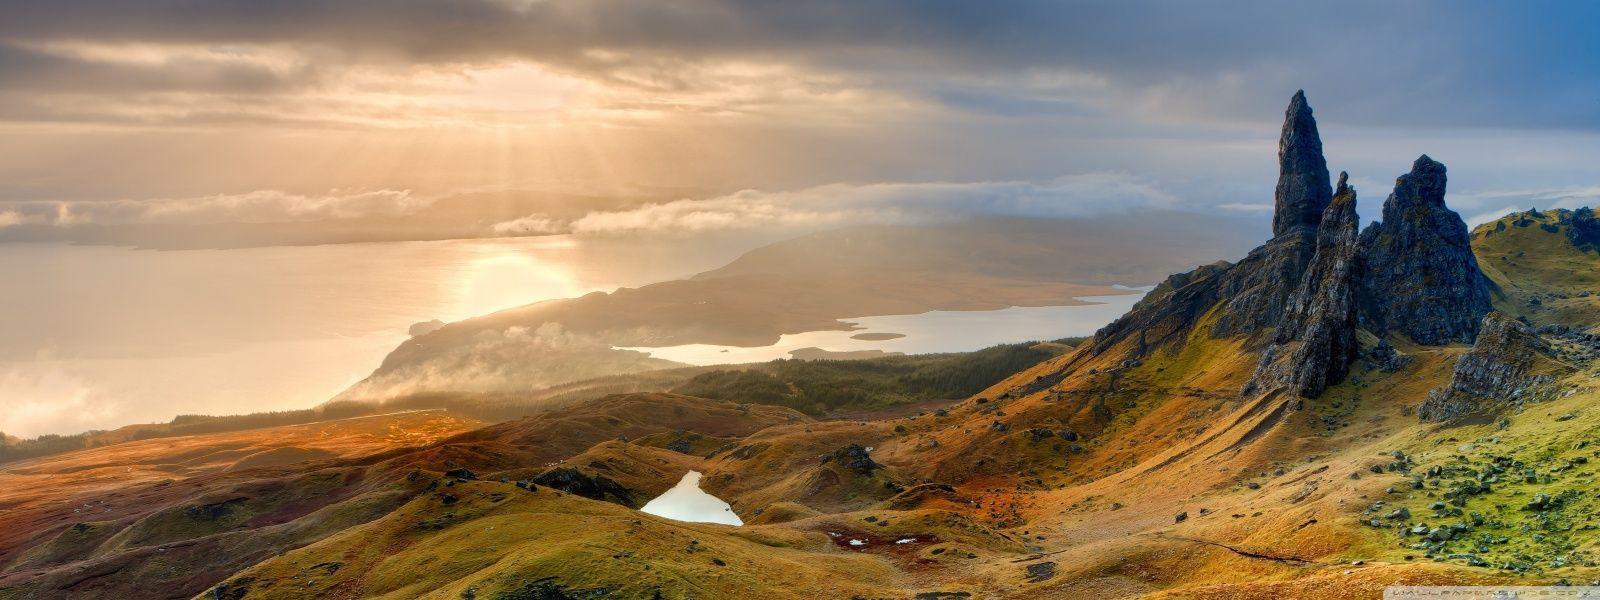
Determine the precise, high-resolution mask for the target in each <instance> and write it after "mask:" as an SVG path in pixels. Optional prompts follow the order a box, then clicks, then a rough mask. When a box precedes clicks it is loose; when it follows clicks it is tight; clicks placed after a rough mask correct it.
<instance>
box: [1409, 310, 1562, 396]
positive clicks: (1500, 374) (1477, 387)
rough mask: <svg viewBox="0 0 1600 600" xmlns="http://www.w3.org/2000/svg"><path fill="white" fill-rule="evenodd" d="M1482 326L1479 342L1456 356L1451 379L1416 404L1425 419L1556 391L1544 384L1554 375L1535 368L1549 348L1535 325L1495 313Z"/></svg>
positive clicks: (1487, 317) (1490, 314) (1485, 318)
mask: <svg viewBox="0 0 1600 600" xmlns="http://www.w3.org/2000/svg"><path fill="white" fill-rule="evenodd" d="M1479 329H1480V330H1481V333H1479V335H1478V341H1477V343H1476V344H1474V345H1473V347H1472V349H1471V350H1468V351H1467V352H1466V353H1465V354H1462V355H1461V358H1459V359H1457V360H1456V365H1455V369H1454V371H1453V372H1452V373H1451V377H1450V383H1449V384H1447V385H1446V386H1445V387H1442V388H1438V389H1435V390H1433V391H1431V392H1429V393H1428V398H1427V399H1426V400H1423V401H1422V404H1421V405H1420V406H1418V407H1417V417H1418V418H1420V419H1421V420H1423V421H1449V420H1453V419H1456V418H1459V417H1463V416H1467V415H1471V414H1481V413H1490V412H1494V411H1496V410H1499V409H1502V408H1506V407H1511V406H1517V405H1520V404H1522V403H1524V402H1526V401H1528V400H1531V399H1537V398H1538V397H1539V396H1540V395H1541V394H1543V395H1553V390H1541V389H1540V388H1541V386H1543V384H1545V383H1547V382H1548V381H1549V379H1550V377H1549V376H1548V375H1533V374H1532V373H1531V371H1532V370H1533V366H1534V361H1535V359H1536V358H1537V357H1539V356H1540V355H1544V354H1548V353H1549V351H1550V348H1549V346H1548V345H1547V344H1546V343H1545V342H1544V340H1542V339H1540V338H1539V335H1538V334H1537V333H1534V331H1533V330H1532V328H1530V327H1528V326H1527V325H1525V324H1523V323H1522V322H1520V321H1517V320H1516V319H1513V318H1511V317H1509V316H1507V315H1505V314H1504V313H1500V312H1491V313H1489V314H1488V315H1487V316H1485V317H1484V318H1483V323H1482V325H1480V326H1479Z"/></svg>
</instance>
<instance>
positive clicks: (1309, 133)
mask: <svg viewBox="0 0 1600 600" xmlns="http://www.w3.org/2000/svg"><path fill="white" fill-rule="evenodd" d="M1332 199H1333V195H1332V193H1331V192H1330V191H1329V187H1328V161H1327V160H1326V159H1324V158H1323V157H1322V138H1321V136H1319V135H1318V134H1317V120H1316V118H1314V117H1312V116H1311V105H1309V104H1306V93H1305V91H1304V90H1301V91H1298V92H1295V93H1294V98H1291V99H1290V100H1289V109H1288V110H1286V111H1284V113H1283V133H1282V134H1281V135H1280V136H1279V138H1278V189H1277V191H1276V192H1275V193H1274V194H1273V213H1272V235H1273V236H1274V237H1276V236H1281V235H1283V234H1284V233H1287V232H1289V231H1292V230H1294V229H1295V228H1297V227H1308V228H1312V229H1315V228H1316V227H1317V224H1318V223H1320V222H1321V219H1322V212H1323V210H1325V209H1327V208H1328V202H1329V201H1331V200H1332Z"/></svg>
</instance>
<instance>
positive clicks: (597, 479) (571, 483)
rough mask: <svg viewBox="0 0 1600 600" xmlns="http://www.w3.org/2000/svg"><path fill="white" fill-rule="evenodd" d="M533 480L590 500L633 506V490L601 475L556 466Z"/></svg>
mask: <svg viewBox="0 0 1600 600" xmlns="http://www.w3.org/2000/svg"><path fill="white" fill-rule="evenodd" d="M533 482H534V483H537V484H539V485H542V486H545V487H547V488H554V489H558V490H561V491H563V492H567V493H569V494H576V495H579V496H583V497H585V498H588V499H590V500H602V501H607V502H615V503H617V504H621V505H623V506H630V507H631V506H634V501H633V491H632V490H629V489H628V488H625V487H622V484H620V483H617V482H616V481H615V480H613V479H611V478H609V477H605V476H603V475H589V474H587V473H584V472H583V471H579V470H577V469H573V468H571V467H557V468H554V469H550V470H549V471H545V472H544V473H542V474H540V475H539V476H538V477H535V478H533Z"/></svg>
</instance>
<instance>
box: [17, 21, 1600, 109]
mask: <svg viewBox="0 0 1600 600" xmlns="http://www.w3.org/2000/svg"><path fill="white" fill-rule="evenodd" d="M0 8H3V10H4V14H6V17H7V18H6V19H4V20H3V21H0V42H3V43H5V44H6V47H7V48H8V49H6V50H4V51H0V73H10V75H9V76H0V92H4V91H25V92H28V93H29V94H35V95H37V94H46V93H69V92H74V91H87V90H93V91H96V92H98V93H113V92H114V91H119V90H120V91H127V92H150V91H182V92H187V93H204V94H215V95H217V96H218V97H216V98H213V99H212V101H213V102H218V103H229V102H233V101H235V100H237V98H231V97H228V96H231V95H234V94H247V95H267V96H270V95H273V94H283V93H301V92H304V91H305V90H307V89H321V88H325V87H327V86H338V85H339V81H340V80H343V79H347V78H348V77H349V74H350V73H355V72H370V69H373V68H401V69H422V70H429V69H456V70H461V69H465V68H471V67H484V66H487V65H495V64H505V63H508V62H519V61H520V62H525V63H531V64H536V65H539V66H541V67H542V68H546V69H548V70H550V71H553V72H558V73H562V74H566V75H571V76H574V77H578V78H582V79H586V80H590V81H594V82H599V83H601V84H603V85H604V86H605V87H607V88H610V89H614V90H626V91H631V92H635V94H633V99H634V100H642V101H645V102H652V101H654V100H657V99H665V100H667V101H668V102H673V101H674V99H675V98H678V97H691V98H692V97H694V96H697V95H699V94H701V93H704V92H707V91H712V90H717V89H725V88H726V87H727V86H728V85H729V83H730V82H734V83H737V81H738V80H739V77H740V76H741V74H740V73H738V72H737V71H738V69H737V68H735V69H731V70H730V69H729V68H728V67H730V66H737V65H741V64H743V65H749V64H757V65H763V68H765V69H768V70H771V71H772V72H775V73H791V74H799V73H808V74H827V75H828V78H829V79H832V80H834V81H845V82H849V83H848V84H847V85H844V86H840V87H841V88H855V89H858V90H876V91H878V92H887V93H889V95H890V96H918V97H922V98H926V99H930V100H933V101H936V102H942V103H946V104H948V105H949V106H950V107H951V108H953V109H956V110H974V111H976V112H979V113H983V114H988V115H1004V116H1013V117H1014V116H1038V115H1040V114H1046V115H1053V114H1058V113H1063V112H1065V113H1066V114H1080V113H1083V112H1087V113H1088V114H1093V113H1096V112H1139V113H1143V114H1145V115H1146V116H1148V117H1150V118H1153V119H1158V120H1159V119H1171V118H1181V117H1210V118H1217V117H1223V118H1231V119H1249V120H1257V119H1259V115H1262V114H1266V113H1264V112H1263V111H1266V110H1270V109H1277V108H1281V104H1280V102H1281V99H1282V97H1283V96H1284V95H1285V94H1286V93H1287V92H1288V91H1290V90H1293V89H1294V88H1296V87H1301V86H1306V85H1310V84H1321V86H1322V87H1321V88H1320V89H1314V90H1312V92H1313V95H1314V96H1315V97H1319V98H1322V99H1323V101H1325V102H1334V103H1338V104H1340V105H1345V106H1348V107H1350V108H1349V110H1347V111H1345V116H1344V118H1345V119H1349V120H1350V121H1351V122H1361V123H1365V124H1374V125H1393V124H1405V125H1411V126H1415V125H1419V124H1434V125H1440V124H1448V125H1456V126H1461V125H1467V126H1511V127H1563V128H1571V127H1583V128H1588V129H1596V128H1600V113H1597V112H1596V111H1595V110H1594V102H1595V98H1596V94H1597V92H1600V55H1597V54H1596V53H1595V52H1593V49H1592V47H1590V46H1588V45H1586V44H1587V40H1588V39H1589V38H1590V35H1589V34H1590V33H1592V32H1590V31H1589V27H1588V24H1589V23H1593V22H1595V20H1596V19H1600V7H1597V6H1595V5H1592V4H1586V3H1563V4H1545V5H1537V6H1533V7H1526V6H1516V7H1512V6H1505V5H1496V4H1487V3H1467V4H1462V3H1457V2H1445V1H1432V2H1428V1H1424V2H1414V3H1404V4H1395V3H1392V2H1381V1H1376V0H1367V1H1355V2H1346V3H1339V4H1337V5H1334V4H1328V5H1319V4H1297V5H1296V6H1294V7H1292V8H1287V9H1286V8H1285V7H1283V6H1282V5H1281V4H1280V3H1277V2H1270V1H1265V0H1261V1H1249V0H1246V1H1243V2H1237V3H1232V4H1230V6H1229V10H1226V11H1219V10H1216V9H1215V8H1214V7H1210V6H1204V5H1200V4H1185V3H1171V2H1160V1H1159V0H1148V1H1130V2H1118V3H1064V2H1058V1H1051V0H1003V1H998V2H986V3H981V4H976V5H975V4H973V3H970V2H962V1H958V0H935V1H923V0H901V1H886V2H859V1H855V0H817V1H813V2H752V1H749V0H694V1H679V2H663V1H660V0H592V1H587V2H559V1H551V2H508V1H506V0H456V1H447V0H414V1H408V2H403V3H395V2H392V1H387V0H349V1H345V2H340V3H338V4H336V5H332V6H330V5H326V4H323V3H317V2H259V1H251V0H220V1H215V2H206V3H203V4H198V5H197V4H195V3H192V2H181V1H177V0H149V1H146V2H138V3H127V2H119V1H116V0H54V1H52V2H26V1H20V0H10V1H6V2H3V3H0ZM1328 23H1339V24H1340V26H1339V27H1338V29H1337V33H1336V34H1335V35H1333V36H1331V37H1330V35H1329V32H1328V31H1327V29H1326V27H1327V24H1328ZM83 40H95V41H96V42H95V44H94V45H92V46H87V45H86V44H85V42H83ZM1395 57H1403V58H1404V60H1396V59H1395ZM1350 65H1360V66H1361V67H1360V68H1359V69H1352V68H1350ZM1469 65H1470V66H1469ZM364 70H365V71H364ZM1048 72H1056V73H1069V74H1070V77H1068V78H1066V81H1067V82H1068V83H1070V84H1071V85H1068V86H1064V87H1061V86H1058V89H1053V90H1052V89H1050V85H1048V84H1052V83H1055V84H1059V83H1061V82H1062V81H1063V80H1062V79H1061V78H1060V77H1056V78H1051V77H1041V76H1040V73H1048ZM1085 90H1091V91H1094V92H1095V93H1093V94H1090V95H1084V93H1083V92H1084V91H1085ZM640 92H645V94H640ZM14 99H15V98H14ZM16 100H19V101H20V99H16ZM157 100H158V101H160V100H162V99H157ZM127 101H128V102H131V103H137V102H140V101H141V100H140V99H139V98H136V97H131V96H130V97H128V98H127ZM691 107H692V104H691ZM235 108H237V105H236V106H235ZM702 108H703V107H702ZM199 112H201V113H211V114H216V112H217V111H207V110H200V111H199Z"/></svg>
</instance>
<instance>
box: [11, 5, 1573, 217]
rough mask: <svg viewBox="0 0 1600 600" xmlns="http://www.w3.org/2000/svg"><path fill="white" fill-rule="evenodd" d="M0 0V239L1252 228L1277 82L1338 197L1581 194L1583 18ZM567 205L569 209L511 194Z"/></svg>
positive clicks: (1211, 10) (1524, 8)
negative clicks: (211, 231)
mask: <svg viewBox="0 0 1600 600" xmlns="http://www.w3.org/2000/svg"><path fill="white" fill-rule="evenodd" d="M0 14H4V15H5V18H4V19H0V240H7V239H13V240H15V239H42V238H49V237H51V236H53V235H57V234H59V233H60V232H63V231H69V230H70V231H79V232H82V231H90V230H94V228H95V227H102V228H103V227H129V226H144V227H169V228H168V229H160V230H159V231H160V233H159V235H161V236H167V237H172V236H182V235H189V234H191V233H193V230H182V229H181V227H182V226H189V227H191V228H192V227H208V226H211V225H214V224H219V223H230V224H240V223H242V224H262V223H268V224H304V223H312V222H315V223H323V222H332V221H337V222H349V221H360V220H382V219H404V218H406V216H407V215H415V214H418V213H419V212H420V211H426V210H428V209H429V207H431V206H435V205H438V204H439V203H440V202H441V201H443V200H447V199H452V198H461V197H467V195H470V194H480V195H481V194H485V193H490V194H493V193H501V194H509V193H515V194H520V196H518V198H523V199H524V200H521V201H517V202H510V201H508V202H509V204H507V208H506V209H505V210H503V211H500V212H498V213H496V214H495V215H494V218H493V219H491V221H492V222H489V223H485V224H482V225H481V227H482V228H483V229H485V230H486V231H489V232H492V233H494V234H525V233H548V232H562V231H580V232H590V233H597V232H614V231H623V232H632V231H655V232H660V231H677V232H698V231H705V230H708V229H729V228H740V227H750V226H764V225H768V224H773V223H781V224H797V223H798V224H818V225H827V224H833V223H840V222H845V223H849V222H861V221H894V220H904V219H910V218H916V217H919V216H920V217H927V216H929V215H934V216H943V215H947V214H954V215H962V214H969V213H980V214H1006V215H1017V216H1031V215H1043V216H1058V215H1067V216H1071V215H1080V214H1088V213H1098V212H1121V211H1130V210H1139V209H1143V208H1150V207H1156V208H1164V209H1165V208H1177V209H1180V210H1195V211H1208V212H1222V213H1237V214H1239V215H1241V216H1244V217H1247V218H1254V219H1261V220H1263V222H1264V219H1265V217H1266V215H1267V214H1269V210H1268V209H1269V206H1268V205H1269V204H1270V201H1271V190H1272V186H1273V184H1274V182H1275V181H1274V169H1275V156H1274V152H1275V142H1276V135H1277V128H1278V124H1279V122H1280V121H1281V119H1282V111H1283V108H1284V106H1285V104H1286V103H1287V101H1288V98H1289V96H1290V95H1292V94H1293V93H1294V91H1295V90H1297V89H1302V88H1303V89H1305V90H1306V92H1307V94H1308V96H1309V98H1310V101H1311V104H1312V106H1313V107H1314V109H1315V110H1316V116H1317V117H1318V119H1319V121H1320V123H1321V127H1322V135H1323V140H1324V144H1325V147H1326V149H1327V153H1328V157H1329V162H1330V167H1331V168H1332V169H1334V170H1341V169H1342V170H1348V171H1350V173H1351V180H1352V182H1353V183H1354V184H1355V185H1356V186H1357V188H1358V189H1360V190H1361V192H1362V197H1363V198H1364V199H1365V202H1364V203H1363V209H1362V212H1363V213H1364V214H1367V215H1374V216H1375V215H1376V214H1377V211H1376V207H1375V203H1376V202H1380V201H1381V199H1382V198H1383V197H1384V196H1385V195H1387V192H1388V191H1389V188H1390V187H1391V186H1392V181H1393V178H1394V177H1395V176H1397V175H1399V174H1401V173H1402V172H1403V171H1404V169H1406V168H1407V167H1408V165H1410V163H1411V161H1412V159H1414V158H1415V157H1416V156H1417V155H1419V154H1422V153H1428V154H1430V155H1431V156H1433V157H1434V158H1436V159H1439V160H1440V161H1442V162H1444V163H1445V164H1446V165H1448V166H1449V167H1450V176H1451V196H1450V203H1451V204H1452V206H1454V207H1456V208H1457V209H1458V211H1460V212H1461V213H1462V214H1463V216H1466V217H1468V219H1469V220H1473V221H1480V220H1483V219H1486V218H1488V217H1489V216H1492V215H1493V214H1496V213H1498V212H1503V211H1507V210H1510V209H1512V208H1516V207H1527V206H1539V207H1543V208H1548V207H1552V206H1578V205H1584V204H1593V203H1594V200H1595V199H1596V197H1597V195H1600V173H1597V172H1596V170H1595V169H1594V166H1595V161H1594V157H1596V156H1600V36H1596V35H1594V31H1593V23H1596V22H1600V4H1596V3H1592V2H1540V1H1534V2H1519V3H1514V4H1513V3H1496V2H1472V1H1467V2H1395V1H1383V2H1339V3H1296V2H1278V1H1265V2H1251V1H1236V2H1225V3H1195V2H1041V1H1007V0H997V1H988V2H959V1H948V0H917V1H891V0H884V1H871V2H862V1H860V0H845V1H827V0H822V1H813V2H782V1H776V2H754V1H733V0H590V1H583V2H577V1H556V0H550V1H543V0H462V1H449V2H446V1H443V0H350V1H344V2H313V1H309V0H285V1H276V2H260V1H256V0H232V1H230V0H216V1H208V2H199V3H197V2H190V1H177V0H143V1H139V2H128V1H111V0H53V1H51V2H32V1H14V0H5V1H0ZM574 195H582V196H583V197H585V198H586V199H587V200H585V202H587V204H583V205H582V206H581V207H580V208H579V209H576V210H565V211H562V210H553V209H550V208H549V206H548V204H550V203H549V202H545V203H544V204H540V203H539V202H537V201H532V200H526V198H528V197H535V198H566V197H572V196H574ZM519 202H520V203H519ZM464 204H470V203H461V202H454V203H450V205H451V206H452V207H459V206H462V205H464ZM451 210H455V209H454V208H452V209H451ZM523 213H526V214H523ZM481 216H482V215H478V217H481ZM475 222H476V221H475ZM296 226H298V225H296ZM170 227H179V228H180V229H170ZM184 231H189V232H190V233H183V232H184ZM230 231H231V230H230ZM150 235H157V234H150ZM432 235H433V237H441V236H445V237H447V236H446V235H445V234H443V233H437V232H435V233H434V234H432ZM69 237H70V236H69ZM267 237H268V239H269V240H270V239H275V238H271V236H267ZM424 237H426V236H424Z"/></svg>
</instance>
